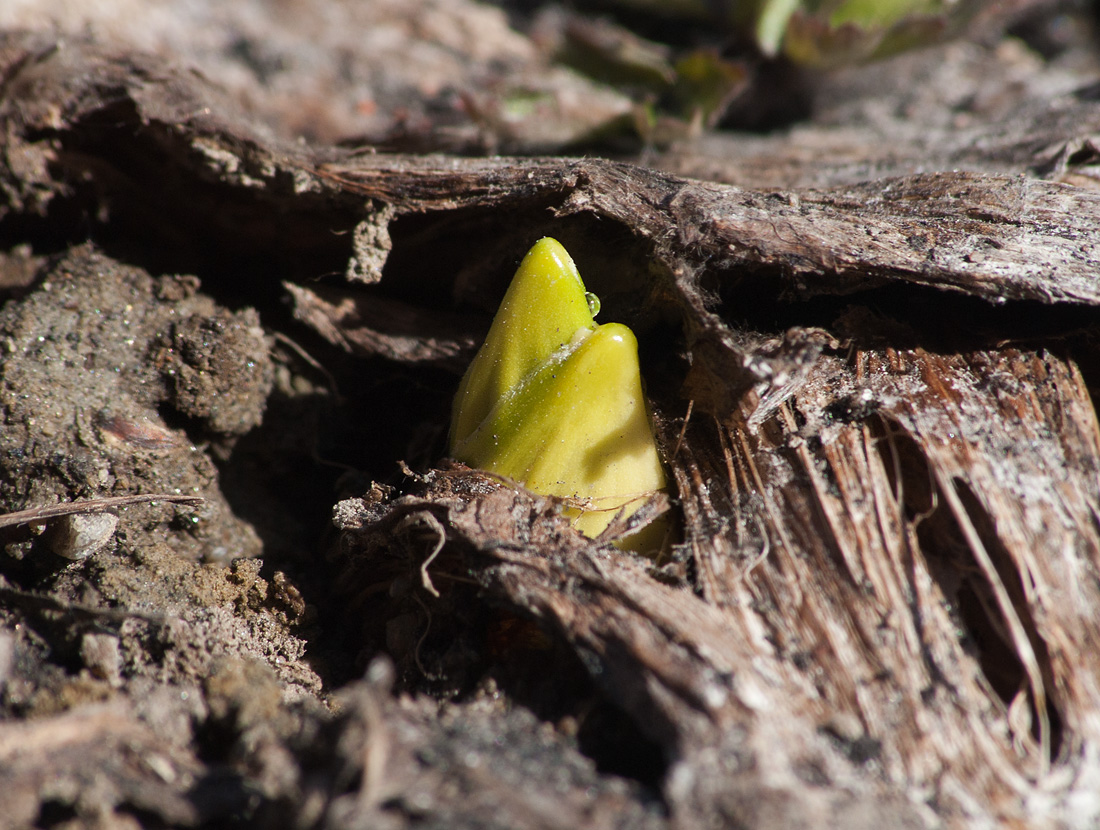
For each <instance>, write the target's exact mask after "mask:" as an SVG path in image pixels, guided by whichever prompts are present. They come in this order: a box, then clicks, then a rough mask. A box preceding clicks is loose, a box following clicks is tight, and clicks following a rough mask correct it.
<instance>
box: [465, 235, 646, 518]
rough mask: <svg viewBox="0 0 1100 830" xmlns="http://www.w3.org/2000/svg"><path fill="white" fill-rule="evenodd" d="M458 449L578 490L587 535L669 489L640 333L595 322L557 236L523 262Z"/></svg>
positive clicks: (546, 489) (483, 359) (538, 485)
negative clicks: (642, 366) (643, 371)
mask: <svg viewBox="0 0 1100 830" xmlns="http://www.w3.org/2000/svg"><path fill="white" fill-rule="evenodd" d="M451 454H452V455H453V456H454V457H455V458H457V459H458V460H460V461H465V462H466V463H468V464H470V465H471V466H475V467H479V468H482V469H485V470H489V471H491V472H495V473H498V474H500V475H503V476H508V477H509V478H513V479H515V480H517V481H520V482H522V483H524V484H525V485H526V486H527V487H529V488H530V489H531V490H534V491H535V492H538V493H543V494H545V495H553V496H560V497H565V498H571V499H576V506H575V509H572V510H571V511H570V513H571V515H573V516H574V519H575V521H574V524H575V526H576V527H577V528H578V529H579V530H581V531H582V532H583V533H585V534H587V535H589V536H597V535H599V533H600V532H601V531H602V530H603V529H604V528H605V527H607V525H608V524H609V523H610V522H611V520H612V519H613V518H614V517H615V515H616V513H617V512H618V511H619V510H620V509H624V508H625V510H626V512H627V514H628V515H629V514H630V513H633V512H634V511H636V510H637V509H638V508H639V507H641V505H642V504H643V503H644V502H645V500H646V499H647V498H648V497H649V496H650V495H652V494H653V492H654V491H657V490H662V489H664V488H665V487H666V484H667V482H666V479H665V474H664V469H663V468H662V466H661V461H660V457H659V456H658V454H657V447H656V443H655V442H654V439H653V432H652V430H651V428H650V423H649V415H648V413H647V411H646V405H645V396H644V394H643V392H642V382H641V375H640V372H639V369H638V344H637V341H636V340H635V338H634V334H633V333H632V332H631V331H630V329H629V328H627V327H626V326H624V325H621V324H618V323H609V324H606V325H603V326H599V327H598V328H597V327H594V323H593V320H592V315H591V314H590V313H589V302H588V300H587V299H586V294H585V290H584V284H583V283H582V282H581V279H580V275H579V274H578V273H577V269H576V266H574V265H573V261H572V260H571V259H570V258H569V255H568V254H567V253H566V252H565V249H564V248H562V247H561V245H560V244H558V243H557V242H555V241H554V240H552V239H543V240H540V241H539V242H538V243H537V244H536V245H535V247H534V248H532V249H531V252H530V253H528V255H527V257H526V258H525V259H524V261H523V263H522V264H521V265H520V267H519V270H518V271H517V272H516V276H515V278H514V279H513V281H512V285H511V286H510V287H509V289H508V293H507V294H506V295H505V298H504V302H503V303H502V304H501V307H500V310H499V311H498V312H497V316H496V318H495V319H494V320H493V325H492V327H491V328H490V330H489V335H488V337H487V339H486V341H485V344H484V345H483V346H482V348H481V351H479V352H478V355H477V357H476V358H475V359H474V361H473V363H472V364H471V366H470V369H469V370H468V371H467V373H466V376H465V378H463V381H462V385H461V386H460V387H459V393H458V396H457V397H456V398H455V409H454V415H453V420H452V432H451Z"/></svg>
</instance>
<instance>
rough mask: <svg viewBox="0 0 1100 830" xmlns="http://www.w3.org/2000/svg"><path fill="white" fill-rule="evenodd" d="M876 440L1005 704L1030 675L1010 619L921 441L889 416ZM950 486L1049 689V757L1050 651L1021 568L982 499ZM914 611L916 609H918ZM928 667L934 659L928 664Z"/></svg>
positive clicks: (932, 565) (1055, 717)
mask: <svg viewBox="0 0 1100 830" xmlns="http://www.w3.org/2000/svg"><path fill="white" fill-rule="evenodd" d="M878 437H879V440H878V442H877V446H878V448H879V452H880V454H881V457H882V461H883V464H884V466H885V468H886V472H887V475H888V476H889V478H890V482H891V486H892V487H893V488H894V490H895V492H897V491H898V489H899V487H900V490H901V492H902V495H903V508H904V510H905V513H906V517H907V519H908V520H909V521H912V522H915V523H916V531H917V539H918V542H919V544H920V547H921V550H922V551H923V553H924V556H925V559H926V561H927V563H928V567H929V571H930V573H931V575H932V577H933V579H935V580H936V582H937V583H938V585H939V586H940V590H941V591H942V592H943V595H944V596H945V597H946V598H947V600H948V601H949V602H950V603H951V605H952V607H953V609H954V614H955V618H956V620H957V622H958V624H959V629H960V631H961V632H963V633H962V640H963V643H964V646H965V647H966V649H967V651H968V652H970V653H971V654H972V655H973V657H974V658H975V659H976V660H977V662H978V664H979V666H980V667H981V670H982V673H983V674H984V675H985V678H986V680H987V681H988V683H989V686H990V688H991V689H992V690H993V691H994V692H995V693H996V694H997V696H998V697H999V698H1000V699H1001V701H1002V702H1003V703H1004V705H1005V706H1006V707H1008V706H1010V705H1011V704H1012V702H1013V700H1014V699H1015V698H1016V695H1017V694H1018V693H1019V692H1020V690H1021V689H1025V688H1027V687H1028V686H1029V685H1030V683H1029V678H1028V675H1027V671H1026V670H1025V666H1024V664H1023V662H1022V660H1021V658H1020V656H1019V653H1018V651H1017V648H1016V646H1015V644H1014V643H1013V641H1012V637H1011V636H1010V633H1009V631H1010V629H1009V625H1008V623H1007V622H1006V620H1005V618H1004V613H1003V611H1002V609H1001V608H1000V607H999V605H998V602H997V599H996V596H995V594H994V591H993V586H992V585H991V584H990V582H989V580H988V578H987V577H986V574H985V573H984V571H983V569H982V567H981V565H980V563H979V561H978V560H977V558H976V556H975V553H974V551H973V549H972V548H971V546H970V544H969V543H968V541H967V539H966V536H965V534H964V533H963V530H962V528H960V526H959V524H958V521H957V520H956V518H955V516H954V515H953V514H952V512H951V509H950V507H949V505H948V504H946V503H945V499H944V497H943V496H942V494H941V495H940V496H939V497H937V496H936V493H935V486H936V485H935V482H934V480H933V473H932V470H931V468H930V466H929V463H928V460H927V458H926V457H925V455H924V453H923V451H922V450H921V447H920V445H919V444H918V443H917V442H916V441H915V440H914V439H913V438H912V437H911V436H910V435H908V434H907V433H906V432H905V431H904V430H903V428H902V427H901V426H900V425H898V424H896V423H894V422H885V423H883V424H882V427H881V429H879V430H878ZM951 486H952V487H954V488H955V492H956V494H957V496H958V499H959V501H960V502H961V503H962V505H963V508H964V509H965V511H966V515H967V518H968V520H969V522H970V523H971V524H972V525H973V527H974V530H975V531H976V533H977V535H978V537H979V539H980V541H981V544H982V547H983V548H984V549H985V551H986V553H987V554H988V555H989V558H990V560H991V561H992V563H993V566H994V568H995V570H996V575H997V579H998V581H999V582H1000V583H1001V584H1002V585H1003V586H1004V588H1005V590H1006V591H1007V593H1008V595H1009V598H1010V601H1011V604H1012V608H1013V610H1014V611H1015V614H1016V616H1017V617H1018V618H1019V620H1020V621H1021V623H1022V625H1023V627H1024V629H1025V631H1026V632H1027V637H1028V642H1029V643H1030V646H1031V649H1032V651H1033V652H1034V654H1035V657H1036V660H1037V661H1038V664H1039V667H1040V671H1041V673H1042V682H1043V686H1044V688H1045V691H1046V696H1047V701H1046V706H1047V712H1046V715H1047V717H1048V718H1049V721H1050V724H1051V732H1052V734H1051V736H1050V745H1051V755H1052V757H1057V754H1058V751H1059V748H1060V745H1061V740H1062V725H1061V718H1060V716H1059V714H1058V710H1057V701H1056V700H1055V699H1054V692H1055V685H1054V675H1053V669H1052V667H1051V662H1050V655H1049V652H1048V650H1047V647H1046V643H1045V641H1044V640H1043V638H1042V636H1041V634H1040V633H1039V630H1038V626H1037V625H1036V622H1035V619H1034V617H1033V616H1032V614H1031V612H1030V610H1029V607H1028V602H1027V598H1026V596H1025V594H1024V589H1023V583H1022V581H1021V576H1020V572H1019V569H1018V568H1017V567H1016V565H1015V563H1014V562H1013V560H1012V556H1011V554H1010V553H1009V551H1008V550H1007V548H1006V547H1005V546H1004V544H1003V543H1002V541H1001V539H1000V537H999V535H998V534H997V529H996V525H995V524H994V521H993V518H992V517H991V516H990V515H989V513H988V511H987V510H986V509H985V508H984V507H983V506H982V504H981V501H980V500H979V499H978V498H977V496H975V494H974V493H973V492H972V491H971V490H970V488H969V486H968V485H967V484H966V482H964V481H962V480H961V479H957V478H956V479H954V480H953V481H952V483H951ZM917 616H919V615H917ZM929 665H934V663H932V662H929ZM1029 701H1030V702H1031V705H1032V717H1031V723H1032V736H1033V737H1034V738H1035V739H1036V740H1038V739H1039V737H1040V736H1039V734H1038V729H1039V718H1038V717H1037V716H1036V712H1035V710H1034V697H1033V694H1032V695H1029Z"/></svg>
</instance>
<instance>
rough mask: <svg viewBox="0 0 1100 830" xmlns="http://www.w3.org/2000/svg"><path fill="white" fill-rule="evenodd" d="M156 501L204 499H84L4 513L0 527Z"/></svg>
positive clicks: (165, 495) (148, 496)
mask: <svg viewBox="0 0 1100 830" xmlns="http://www.w3.org/2000/svg"><path fill="white" fill-rule="evenodd" d="M156 501H164V502H169V503H172V504H202V502H204V501H205V499H204V498H203V497H202V496H179V495H172V494H169V493H151V494H144V495H133V496H108V497H106V498H101V499H84V500H82V501H70V502H65V503H64V504H50V505H46V506H43V507H31V508H28V509H27V510H20V511H18V512H15V513H4V514H3V515H0V527H14V526H15V525H25V524H36V523H38V522H45V521H48V520H50V519H56V518H58V517H59V516H70V515H72V514H74V513H103V512H105V511H107V510H110V509H112V508H115V507H125V506H127V505H131V504H146V503H148V502H156Z"/></svg>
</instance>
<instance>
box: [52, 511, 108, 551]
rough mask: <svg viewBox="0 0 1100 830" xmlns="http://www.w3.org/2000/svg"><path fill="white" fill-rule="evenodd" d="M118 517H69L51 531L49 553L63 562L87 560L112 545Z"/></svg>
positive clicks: (55, 524) (95, 515) (72, 515)
mask: <svg viewBox="0 0 1100 830" xmlns="http://www.w3.org/2000/svg"><path fill="white" fill-rule="evenodd" d="M117 527H118V516H115V515H113V514H111V513H71V514H69V515H68V516H62V517H61V518H60V519H58V520H57V521H56V522H53V523H52V524H51V527H50V549H51V550H53V552H54V553H56V554H57V555H58V556H64V557H65V558H66V559H86V558H87V557H89V556H91V555H92V554H93V553H96V552H97V551H99V550H102V549H103V547H104V546H105V545H106V544H107V543H108V542H109V541H111V537H112V536H113V535H114V533H115V528H117Z"/></svg>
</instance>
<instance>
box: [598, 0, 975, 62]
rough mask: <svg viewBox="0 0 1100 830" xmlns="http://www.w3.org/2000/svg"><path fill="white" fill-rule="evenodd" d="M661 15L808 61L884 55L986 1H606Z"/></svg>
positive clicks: (944, 32) (953, 27) (937, 35)
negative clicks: (733, 34) (723, 29)
mask: <svg viewBox="0 0 1100 830" xmlns="http://www.w3.org/2000/svg"><path fill="white" fill-rule="evenodd" d="M613 2H614V3H616V4H617V5H620V6H623V7H626V8H631V9H635V10H638V11H643V12H646V13H649V14H655V15H661V16H664V17H667V18H671V19H676V20H683V21H691V22H700V21H704V20H706V21H707V22H710V23H712V24H715V23H716V24H718V25H719V26H723V27H726V28H727V29H728V30H729V31H731V32H737V33H742V34H746V35H749V36H750V37H751V38H752V39H753V40H754V41H755V43H756V46H757V48H759V50H760V51H761V52H762V53H763V54H765V55H768V56H775V55H779V54H783V55H785V56H786V57H787V58H789V59H791V60H792V61H794V62H795V63H800V64H804V65H808V66H826V65H827V66H836V65H843V64H851V63H859V62H861V61H866V60H872V59H875V58H881V57H886V56H887V55H892V54H896V53H897V52H901V51H903V50H905V49H909V48H912V47H915V46H920V45H923V44H927V43H934V42H935V41H937V40H940V39H942V38H944V37H947V36H950V35H951V34H953V33H954V32H956V31H957V30H958V29H959V28H960V27H961V26H962V25H963V24H965V23H966V22H967V21H968V20H970V19H971V18H972V17H973V16H974V14H975V13H976V12H977V11H978V10H979V9H981V8H982V6H983V5H985V6H989V5H992V0H714V1H713V2H710V3H705V2H700V0H677V1H676V2H671V0H669V1H667V2H666V0H613ZM581 5H582V7H583V5H585V4H581Z"/></svg>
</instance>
